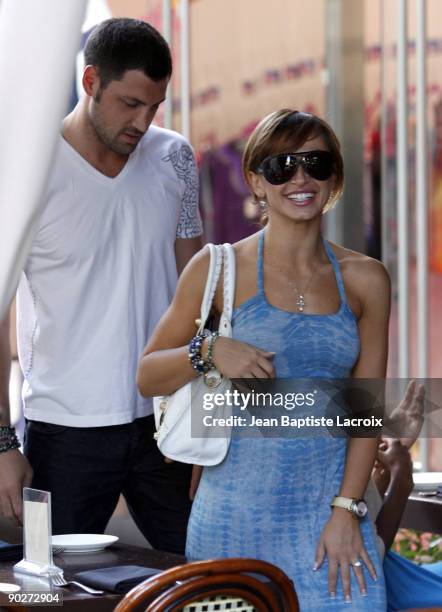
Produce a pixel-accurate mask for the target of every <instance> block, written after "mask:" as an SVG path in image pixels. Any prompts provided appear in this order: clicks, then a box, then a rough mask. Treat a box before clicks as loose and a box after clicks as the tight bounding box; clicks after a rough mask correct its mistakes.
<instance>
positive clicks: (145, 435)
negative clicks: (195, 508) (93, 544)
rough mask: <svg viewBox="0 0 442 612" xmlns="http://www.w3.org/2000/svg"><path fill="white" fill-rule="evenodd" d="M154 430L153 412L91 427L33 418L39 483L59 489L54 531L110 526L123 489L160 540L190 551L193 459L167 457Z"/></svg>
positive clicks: (150, 536) (29, 443) (159, 544)
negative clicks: (187, 462)
mask: <svg viewBox="0 0 442 612" xmlns="http://www.w3.org/2000/svg"><path fill="white" fill-rule="evenodd" d="M154 431H155V423H154V417H153V416H148V417H144V418H141V419H137V420H136V421H134V422H133V423H129V424H126V425H112V426H110V427H88V428H83V427H66V426H64V425H52V424H49V423H42V422H38V421H28V423H27V425H26V436H25V453H26V455H27V457H28V459H29V461H30V464H31V466H32V468H33V469H34V479H33V482H32V486H33V487H34V488H36V489H42V490H45V491H50V492H51V499H52V531H53V533H54V534H60V533H102V532H103V531H104V529H105V528H106V525H107V523H108V521H109V519H110V517H111V515H112V512H113V511H114V509H115V506H116V504H117V502H118V498H119V495H120V493H123V495H124V497H125V499H126V502H127V505H128V507H129V510H130V513H131V515H132V517H133V519H134V521H135V523H136V524H137V526H138V528H139V529H140V531H141V532H142V533H143V535H144V536H145V537H146V539H147V540H148V541H149V542H150V544H151V545H152V546H153V547H154V548H157V549H160V550H165V551H169V552H174V553H183V552H184V547H185V540H186V529H187V521H188V518H189V513H190V509H191V502H190V500H189V486H190V478H191V466H189V465H184V464H182V463H165V461H164V457H163V456H162V455H161V453H160V452H159V450H158V448H157V445H156V442H155V440H154V439H153V434H154Z"/></svg>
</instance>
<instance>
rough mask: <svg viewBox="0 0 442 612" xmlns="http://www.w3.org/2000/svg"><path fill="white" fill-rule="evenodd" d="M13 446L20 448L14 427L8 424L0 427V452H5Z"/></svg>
mask: <svg viewBox="0 0 442 612" xmlns="http://www.w3.org/2000/svg"><path fill="white" fill-rule="evenodd" d="M14 448H20V442H19V440H18V438H17V435H16V433H15V428H14V427H10V426H9V425H5V426H2V427H0V453H5V452H6V451H8V450H12V449H14Z"/></svg>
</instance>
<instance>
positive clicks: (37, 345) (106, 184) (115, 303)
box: [0, 19, 201, 553]
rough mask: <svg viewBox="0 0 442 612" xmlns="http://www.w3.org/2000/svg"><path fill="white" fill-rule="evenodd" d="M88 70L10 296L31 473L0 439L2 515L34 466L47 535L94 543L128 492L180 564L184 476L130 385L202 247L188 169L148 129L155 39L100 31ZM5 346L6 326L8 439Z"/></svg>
mask: <svg viewBox="0 0 442 612" xmlns="http://www.w3.org/2000/svg"><path fill="white" fill-rule="evenodd" d="M85 63H86V68H85V70H84V75H83V87H84V91H85V95H84V96H83V97H82V99H81V100H80V101H79V103H78V104H77V106H76V107H75V109H74V110H73V112H72V113H71V114H70V115H69V116H68V117H66V119H65V121H64V124H63V130H62V138H60V142H59V146H58V150H57V152H56V156H55V159H54V165H53V168H52V173H51V176H50V179H49V183H48V187H47V192H46V206H45V209H44V212H43V214H42V217H41V220H40V223H39V228H38V231H37V233H36V235H35V238H34V240H33V243H32V247H31V251H30V254H29V257H28V260H27V263H26V266H25V268H24V270H23V275H22V279H21V281H20V285H19V288H18V293H17V308H18V342H19V358H20V364H21V367H22V370H23V375H24V387H23V400H24V411H25V417H26V419H27V421H28V422H27V429H26V438H25V455H26V457H27V459H26V457H24V456H23V455H21V454H20V452H19V451H18V450H17V448H16V446H17V443H16V438H15V434H14V431H13V430H12V429H9V428H8V427H3V428H2V429H0V451H3V452H0V511H1V512H2V514H3V515H5V516H9V517H15V518H17V519H19V520H20V519H21V512H22V509H21V489H22V486H23V485H29V483H30V482H31V476H32V470H31V466H32V469H33V478H32V486H33V487H35V488H40V489H44V490H49V491H51V493H52V515H53V531H54V533H70V532H101V531H103V530H104V528H105V527H106V524H107V522H108V520H109V518H110V516H111V514H112V512H113V510H114V508H115V505H116V503H117V501H118V497H119V495H120V492H122V493H123V495H124V496H125V498H126V501H127V503H128V506H129V509H130V511H131V514H132V516H133V518H134V520H135V522H136V524H137V525H138V527H139V528H140V529H141V531H142V532H143V534H144V535H145V536H146V538H147V539H148V540H149V541H150V543H151V544H152V546H154V547H155V548H160V549H163V550H168V551H171V552H177V553H180V552H183V550H184V542H185V531H186V525H187V519H188V514H189V511H190V501H189V497H188V489H189V483H190V471H191V468H190V467H189V466H185V465H182V464H179V463H171V464H169V463H165V462H164V459H163V457H162V456H161V455H160V453H159V451H158V449H157V447H156V444H155V441H154V439H153V433H154V419H153V416H152V406H151V400H149V399H148V400H146V399H143V398H142V397H141V396H140V395H139V394H138V392H137V390H136V385H135V375H136V369H137V363H138V359H139V356H140V355H141V353H142V350H143V347H144V345H145V343H146V340H147V338H148V337H149V334H150V333H151V331H152V330H153V328H154V327H155V325H156V323H157V322H158V320H159V318H160V317H161V315H162V313H163V312H164V311H165V310H166V308H167V306H168V303H169V301H170V299H171V297H172V295H173V292H174V288H175V284H176V280H177V270H178V273H179V272H180V271H181V270H182V268H183V267H184V265H185V264H186V262H187V261H188V260H189V259H190V257H191V256H192V255H193V254H194V253H195V252H197V251H198V250H199V249H200V248H201V220H200V217H199V213H198V206H197V197H198V181H197V173H196V166H195V161H194V157H193V154H192V151H191V149H190V147H189V145H188V144H187V142H186V141H185V140H184V139H183V138H182V137H181V136H179V135H178V134H176V133H174V132H171V131H168V130H164V129H160V128H157V127H155V126H151V122H152V120H153V118H154V116H155V114H156V112H157V110H158V107H159V105H160V104H161V102H163V100H164V98H165V95H166V88H167V84H168V81H169V78H170V75H171V71H172V63H171V56H170V51H169V48H168V46H167V43H166V42H165V40H164V39H163V38H162V37H161V35H160V34H159V33H158V32H157V31H156V30H155V29H154V28H152V27H151V26H149V25H148V24H147V23H144V22H142V21H138V20H133V19H109V20H107V21H104V22H103V23H102V24H101V25H99V26H98V27H97V28H96V29H95V30H94V31H93V33H92V34H91V36H90V37H89V39H88V42H87V44H86V47H85ZM6 334H7V322H6V321H5V322H4V323H3V326H2V335H1V338H0V349H1V350H0V366H1V367H0V385H1V386H0V401H1V414H0V417H1V419H0V424H2V425H5V426H7V425H8V422H9V421H8V420H7V419H8V415H7V412H8V410H7V381H8V374H9V356H8V351H9V347H8V342H7V341H6Z"/></svg>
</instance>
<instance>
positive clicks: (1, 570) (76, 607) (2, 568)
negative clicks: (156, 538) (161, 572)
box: [0, 542, 186, 612]
mask: <svg viewBox="0 0 442 612" xmlns="http://www.w3.org/2000/svg"><path fill="white" fill-rule="evenodd" d="M54 561H55V563H56V565H57V566H58V567H61V568H62V569H63V570H64V577H65V578H66V580H72V579H73V577H74V574H76V573H77V572H80V571H86V570H93V569H98V568H101V567H109V566H113V565H142V566H144V567H155V568H156V567H157V568H159V569H168V568H170V567H174V566H176V565H181V564H183V563H185V562H186V560H185V558H184V557H181V556H178V555H172V554H170V553H165V552H160V551H156V550H151V549H147V548H141V547H138V546H130V545H128V544H123V543H120V542H119V543H117V544H115V545H113V546H111V547H109V548H107V549H106V550H104V551H102V552H98V553H93V554H84V555H78V554H76V555H72V554H71V555H69V554H64V555H63V554H61V555H57V556H56V557H55V558H54ZM14 564H15V561H14V562H4V563H0V582H7V583H14V584H18V585H20V586H21V587H22V591H18V594H19V593H21V592H24V591H32V592H33V591H42V592H44V591H48V592H49V591H51V587H50V586H49V582H48V581H47V580H46V579H44V578H34V577H33V576H26V575H25V574H18V573H14V571H13V566H14ZM52 593H53V594H56V593H62V595H63V608H57V607H55V606H54V607H49V606H45V607H37V606H28V605H26V604H23V605H20V606H17V605H15V606H11V604H9V600H8V596H7V595H6V594H5V593H0V611H1V612H3V611H6V610H8V611H9V610H15V612H23V611H24V610H27V611H30V612H37V611H38V610H54V612H55V611H56V610H57V609H62V610H63V612H68V611H70V610H73V611H76V612H80V611H81V612H106V611H110V610H113V609H114V607H115V606H116V605H117V603H118V601H120V599H122V597H123V596H122V595H118V594H116V593H105V594H104V595H97V596H93V595H88V594H87V593H85V592H84V591H80V590H79V589H77V588H76V587H69V588H67V587H65V588H62V589H59V588H57V587H52Z"/></svg>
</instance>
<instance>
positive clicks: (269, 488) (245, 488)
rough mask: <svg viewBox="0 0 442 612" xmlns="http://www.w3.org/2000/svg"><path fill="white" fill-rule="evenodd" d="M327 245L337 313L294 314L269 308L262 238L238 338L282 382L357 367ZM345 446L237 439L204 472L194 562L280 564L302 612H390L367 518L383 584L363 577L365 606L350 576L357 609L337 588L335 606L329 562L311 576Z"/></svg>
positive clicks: (238, 317) (329, 440) (195, 514)
mask: <svg viewBox="0 0 442 612" xmlns="http://www.w3.org/2000/svg"><path fill="white" fill-rule="evenodd" d="M323 243H324V248H325V250H326V253H327V255H328V257H329V260H330V262H331V264H332V266H333V269H334V272H335V276H336V282H337V286H338V289H339V295H340V308H339V310H338V311H337V312H335V313H333V314H325V315H319V314H304V313H291V312H287V311H284V310H281V309H279V308H276V307H274V306H272V305H271V304H269V302H268V301H267V299H266V296H265V292H264V283H263V248H264V231H262V232H261V234H260V238H259V249H258V275H257V278H258V292H257V294H256V295H255V296H253V297H252V298H250V299H249V300H247V301H246V302H245V303H243V304H241V306H240V307H239V308H237V309H236V310H235V311H234V313H233V321H232V322H233V337H234V338H235V339H237V340H241V341H244V342H248V343H249V344H253V345H255V346H258V347H260V348H263V349H265V350H268V351H274V352H275V353H276V355H275V358H274V365H275V368H276V373H277V377H278V378H292V379H295V378H296V379H301V378H304V379H305V378H330V379H337V378H346V377H349V376H350V372H351V370H352V368H353V365H354V364H355V363H356V360H357V358H358V355H359V334H358V327H357V321H356V318H355V316H354V314H353V312H352V311H351V310H350V307H349V306H348V303H347V299H346V296H345V289H344V284H343V281H342V276H341V272H340V269H339V264H338V262H337V260H336V257H335V255H334V253H333V251H332V249H331V247H330V245H329V244H328V242H327V241H326V240H324V242H323ZM315 410H316V408H315ZM318 410H319V411H320V410H321V409H320V408H319V409H318ZM310 412H311V411H310ZM292 416H294V415H292ZM315 416H316V412H315ZM346 446H347V440H346V438H345V437H332V436H329V437H326V436H311V437H303V438H301V437H296V438H293V439H288V438H287V437H284V438H258V439H257V438H251V439H250V438H244V437H242V436H240V435H239V436H238V435H236V432H235V431H233V434H232V440H231V444H230V448H229V452H228V454H227V456H226V458H225V460H224V461H223V462H222V463H221V464H220V465H217V466H214V467H209V468H204V471H203V475H202V478H201V482H200V485H199V489H198V492H197V495H196V498H195V501H194V504H193V509H192V513H191V517H190V521H189V527H188V532H187V547H186V554H187V556H188V558H189V559H191V560H195V559H211V558H221V557H253V558H257V559H263V560H266V561H269V562H271V563H274V564H275V565H277V566H279V567H281V568H282V569H283V570H284V571H285V572H286V573H287V574H288V575H289V576H290V577H291V578H292V580H293V582H294V584H295V588H296V592H297V595H298V598H299V601H300V605H301V611H302V612H329V611H330V612H338V611H344V610H345V611H348V610H357V611H358V612H364V611H368V610H369V611H370V612H385V610H386V601H385V585H384V577H383V573H382V565H381V563H380V561H379V556H378V553H377V550H376V546H375V533H374V528H373V525H372V523H371V522H370V519H369V518H365V519H364V520H363V521H362V522H361V530H362V534H363V538H364V543H365V547H366V549H367V551H368V553H369V555H370V557H371V559H372V561H373V562H374V564H375V567H376V572H377V575H378V581H377V582H374V581H373V580H372V579H371V577H370V576H369V575H368V572H367V571H365V570H364V574H365V578H366V584H367V596H366V597H362V596H361V595H360V593H359V588H358V586H357V584H356V580H355V578H354V576H352V596H353V598H352V603H351V604H348V603H344V598H343V594H342V589H341V585H340V584H338V589H337V595H336V598H335V599H331V598H330V597H329V594H328V582H327V579H328V566H327V562H325V563H324V564H323V566H322V567H321V568H320V569H319V570H318V571H316V572H314V571H313V570H312V566H313V562H314V559H315V551H316V546H317V543H318V541H319V537H320V534H321V531H322V529H323V527H324V525H325V523H326V521H327V520H328V518H329V517H330V512H331V510H330V501H331V499H332V497H333V495H336V494H337V493H338V491H339V488H340V484H341V482H342V477H343V472H344V463H345V456H346Z"/></svg>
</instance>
